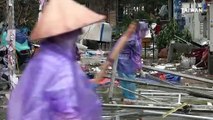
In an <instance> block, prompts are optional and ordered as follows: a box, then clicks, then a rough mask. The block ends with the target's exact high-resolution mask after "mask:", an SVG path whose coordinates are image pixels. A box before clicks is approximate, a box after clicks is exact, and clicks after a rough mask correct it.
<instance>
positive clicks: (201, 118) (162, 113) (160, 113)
mask: <svg viewBox="0 0 213 120" xmlns="http://www.w3.org/2000/svg"><path fill="white" fill-rule="evenodd" d="M144 113H151V114H159V115H164V114H166V113H165V112H158V111H148V110H144ZM170 116H176V117H184V118H194V119H199V120H213V117H206V116H196V115H185V114H177V113H172V114H170Z"/></svg>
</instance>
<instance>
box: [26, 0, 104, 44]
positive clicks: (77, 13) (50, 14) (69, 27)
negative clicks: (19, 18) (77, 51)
mask: <svg viewBox="0 0 213 120" xmlns="http://www.w3.org/2000/svg"><path fill="white" fill-rule="evenodd" d="M104 19H105V16H103V15H99V14H97V13H95V12H93V11H91V10H90V9H88V8H86V7H85V6H83V5H81V4H79V3H77V2H75V1H74V0H50V2H49V3H48V4H47V5H46V7H45V8H44V11H43V13H42V15H41V17H40V19H39V20H38V22H37V23H36V25H35V27H34V29H33V31H32V33H31V36H30V37H31V40H39V39H43V38H47V37H51V36H57V35H60V34H63V33H67V32H71V31H74V30H77V29H79V28H82V27H85V26H87V25H90V24H93V23H96V22H99V21H101V20H104Z"/></svg>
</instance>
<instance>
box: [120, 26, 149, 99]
mask: <svg viewBox="0 0 213 120" xmlns="http://www.w3.org/2000/svg"><path fill="white" fill-rule="evenodd" d="M147 30H148V24H147V23H145V22H139V23H138V27H137V29H136V31H135V33H134V34H133V35H132V36H131V37H130V39H129V41H128V42H127V44H126V46H125V47H124V49H123V50H122V51H121V53H120V55H119V57H118V66H117V71H118V76H119V77H121V78H127V79H132V80H135V77H136V72H137V71H138V70H140V69H141V67H142V65H141V53H142V45H141V40H142V39H143V38H144V37H145V35H146V33H147ZM121 86H122V87H123V88H126V89H128V90H131V91H133V92H134V91H135V90H136V85H135V83H130V82H125V81H121ZM123 97H124V99H127V100H135V99H136V97H135V94H133V93H131V92H128V91H126V90H123Z"/></svg>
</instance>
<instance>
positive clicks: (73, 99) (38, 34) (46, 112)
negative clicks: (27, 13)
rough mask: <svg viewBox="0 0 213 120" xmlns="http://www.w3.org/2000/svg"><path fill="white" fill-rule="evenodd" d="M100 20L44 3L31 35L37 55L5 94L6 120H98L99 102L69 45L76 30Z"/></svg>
mask: <svg viewBox="0 0 213 120" xmlns="http://www.w3.org/2000/svg"><path fill="white" fill-rule="evenodd" d="M82 16H84V17H82ZM104 18H105V17H104V16H102V15H98V14H96V13H94V12H92V11H90V10H89V9H87V8H86V7H84V6H82V5H80V4H78V3H76V2H74V1H73V0H50V2H49V3H48V4H47V6H45V8H44V11H43V14H42V16H41V18H40V19H39V21H38V22H37V24H36V26H35V28H34V29H33V31H32V33H31V39H32V40H40V41H41V48H40V51H39V53H38V54H37V55H35V56H34V57H33V58H32V60H31V61H30V62H29V64H28V66H27V68H26V69H25V71H24V72H23V74H22V76H21V78H20V80H19V83H18V84H17V86H16V87H15V89H14V90H13V91H12V93H11V96H10V100H9V104H8V117H7V118H8V119H7V120H101V114H102V111H101V102H100V101H99V100H98V97H97V96H96V94H95V93H94V92H93V91H92V86H91V83H90V81H89V80H88V79H87V77H86V75H85V74H84V73H83V71H82V70H81V68H80V66H79V64H78V63H77V60H76V45H75V44H76V43H75V42H76V40H77V39H78V36H79V35H80V34H81V28H82V27H84V26H87V25H89V24H93V23H95V22H98V21H101V20H103V19H104Z"/></svg>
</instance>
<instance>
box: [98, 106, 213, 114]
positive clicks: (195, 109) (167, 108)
mask: <svg viewBox="0 0 213 120" xmlns="http://www.w3.org/2000/svg"><path fill="white" fill-rule="evenodd" d="M102 107H103V108H104V109H105V110H106V108H110V110H113V108H114V109H116V110H118V109H140V110H141V109H143V110H171V109H174V107H170V106H169V107H165V106H142V105H123V104H102ZM191 111H192V112H200V113H207V112H210V113H212V112H213V110H212V109H199V108H193V107H192V109H191Z"/></svg>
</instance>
